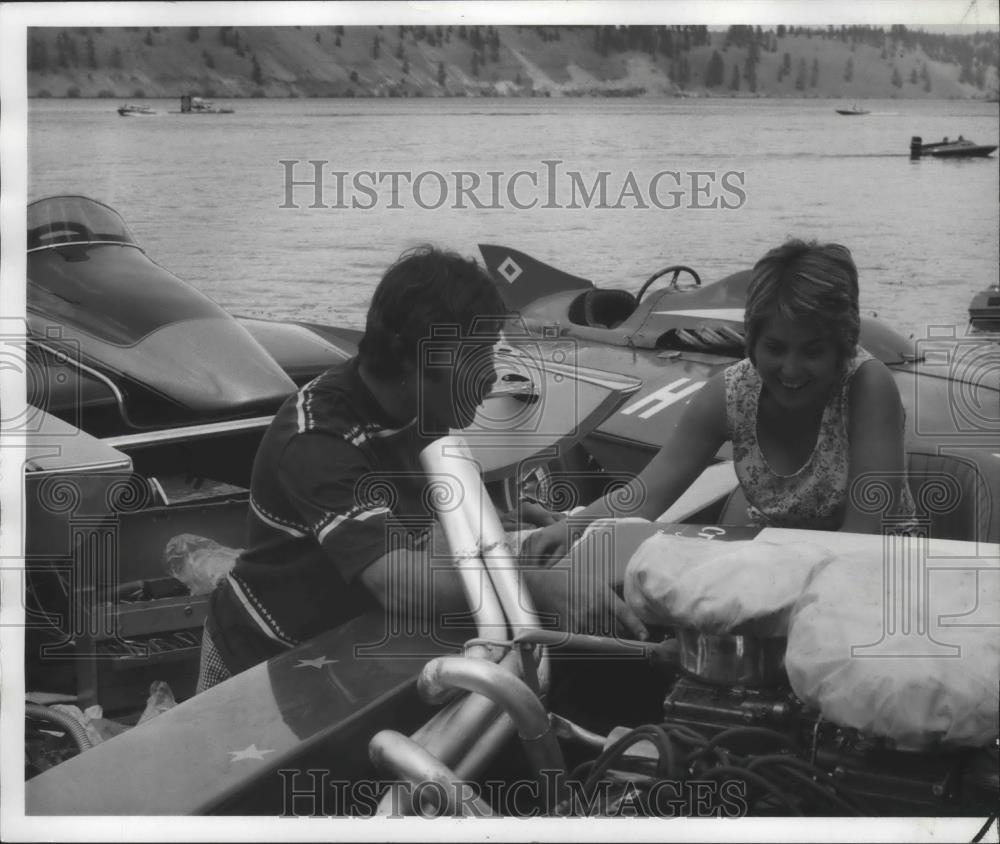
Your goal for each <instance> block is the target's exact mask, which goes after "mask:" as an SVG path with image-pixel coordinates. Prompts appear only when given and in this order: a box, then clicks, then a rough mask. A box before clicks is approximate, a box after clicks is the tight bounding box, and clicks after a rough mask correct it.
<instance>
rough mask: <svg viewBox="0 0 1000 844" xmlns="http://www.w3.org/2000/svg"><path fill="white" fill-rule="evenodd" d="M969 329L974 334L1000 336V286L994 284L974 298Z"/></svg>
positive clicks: (971, 304)
mask: <svg viewBox="0 0 1000 844" xmlns="http://www.w3.org/2000/svg"><path fill="white" fill-rule="evenodd" d="M969 328H970V330H971V331H972V333H974V334H993V335H1000V285H997V284H994V285H993V286H992V287H988V288H986V290H982V291H980V292H979V293H977V294H976V295H975V296H973V297H972V301H971V302H970V303H969Z"/></svg>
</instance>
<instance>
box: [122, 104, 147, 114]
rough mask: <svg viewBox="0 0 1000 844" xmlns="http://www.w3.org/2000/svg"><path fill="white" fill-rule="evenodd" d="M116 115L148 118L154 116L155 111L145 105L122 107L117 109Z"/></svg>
mask: <svg viewBox="0 0 1000 844" xmlns="http://www.w3.org/2000/svg"><path fill="white" fill-rule="evenodd" d="M118 114H119V115H120V116H121V117H149V116H150V115H153V114H156V109H154V108H151V107H150V106H146V105H133V104H129V105H123V106H119V107H118Z"/></svg>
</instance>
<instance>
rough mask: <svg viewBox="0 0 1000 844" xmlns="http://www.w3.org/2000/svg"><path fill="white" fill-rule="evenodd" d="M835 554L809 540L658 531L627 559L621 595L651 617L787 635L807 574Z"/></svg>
mask: <svg viewBox="0 0 1000 844" xmlns="http://www.w3.org/2000/svg"><path fill="white" fill-rule="evenodd" d="M831 556H832V555H831V553H830V551H828V550H827V549H826V548H824V547H822V546H820V545H814V544H812V543H806V542H797V543H791V544H787V545H777V544H774V543H771V542H763V541H753V540H746V541H735V542H719V541H716V540H706V539H697V538H693V537H684V536H673V535H670V534H664V533H659V534H656V535H655V536H651V537H650V538H649V539H647V540H646V541H645V542H644V543H643V544H642V545H640V546H639V548H638V550H637V551H636V552H635V554H633V555H632V558H631V559H630V560H629V563H628V566H627V567H626V569H625V582H624V596H625V600H626V602H627V603H628V605H629V606H630V607H631V608H632V610H633V611H634V612H635V613H636V615H638V616H639V618H640V619H642V620H643V621H644V622H646V623H648V624H663V625H670V626H677V627H693V628H695V629H697V630H700V631H702V632H703V633H710V634H723V633H741V634H744V635H755V636H784V635H785V634H786V632H787V623H788V614H789V612H790V610H791V608H792V606H793V605H794V603H795V601H796V600H797V599H798V597H799V595H800V594H801V593H802V589H803V587H804V585H805V583H806V581H807V580H808V578H809V575H810V573H811V572H812V571H813V569H814V568H815V567H816V566H818V565H819V564H820V563H823V562H824V561H826V560H828V559H830V557H831Z"/></svg>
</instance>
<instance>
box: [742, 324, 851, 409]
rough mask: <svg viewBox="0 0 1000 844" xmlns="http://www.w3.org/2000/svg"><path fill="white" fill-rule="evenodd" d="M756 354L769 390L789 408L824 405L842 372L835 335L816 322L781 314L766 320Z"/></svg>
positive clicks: (781, 404)
mask: <svg viewBox="0 0 1000 844" xmlns="http://www.w3.org/2000/svg"><path fill="white" fill-rule="evenodd" d="M754 357H755V358H756V367H757V372H758V373H759V374H760V377H761V380H762V381H763V382H764V387H765V388H766V389H767V392H768V393H769V394H770V396H771V397H772V398H773V399H774V401H775V402H776V403H777V404H778V406H779V407H782V408H784V409H786V410H806V409H811V408H815V407H822V406H823V405H824V404H826V400H827V398H828V397H829V395H830V390H831V389H833V385H834V384H835V383H836V381H837V378H838V377H839V375H840V356H839V354H838V351H837V347H836V344H835V343H834V341H833V339H832V338H830V337H829V336H828V335H826V334H823V333H821V332H820V331H819V330H818V329H817V328H816V326H815V325H812V324H810V323H808V322H802V321H798V320H789V319H785V318H784V317H781V316H772V317H770V318H768V319H767V320H766V321H765V322H764V324H763V326H762V327H761V331H760V334H758V336H757V341H756V343H755V345H754Z"/></svg>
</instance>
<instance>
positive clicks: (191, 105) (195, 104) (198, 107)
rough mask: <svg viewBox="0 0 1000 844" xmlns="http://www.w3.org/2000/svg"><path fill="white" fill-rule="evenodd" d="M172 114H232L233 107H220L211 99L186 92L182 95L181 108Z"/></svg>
mask: <svg viewBox="0 0 1000 844" xmlns="http://www.w3.org/2000/svg"><path fill="white" fill-rule="evenodd" d="M170 113H171V114H232V113H233V110H232V109H231V108H219V107H217V106H216V105H215V103H213V102H212V101H211V100H204V99H202V98H201V97H191V96H188V95H187V94H185V95H184V96H183V97H181V110H180V111H172V112H170Z"/></svg>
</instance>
